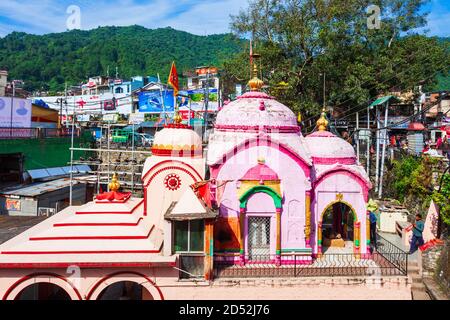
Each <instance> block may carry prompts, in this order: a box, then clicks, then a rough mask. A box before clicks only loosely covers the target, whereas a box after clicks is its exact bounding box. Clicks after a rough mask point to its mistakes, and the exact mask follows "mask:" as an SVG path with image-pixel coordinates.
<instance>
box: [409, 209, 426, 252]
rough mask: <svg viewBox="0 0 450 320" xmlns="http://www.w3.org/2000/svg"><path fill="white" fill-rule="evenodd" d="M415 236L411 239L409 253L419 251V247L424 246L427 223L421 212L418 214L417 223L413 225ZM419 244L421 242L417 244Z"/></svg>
mask: <svg viewBox="0 0 450 320" xmlns="http://www.w3.org/2000/svg"><path fill="white" fill-rule="evenodd" d="M412 227H413V229H412V232H413V236H412V239H411V249H410V250H409V254H413V253H414V252H416V251H417V248H418V247H420V246H423V243H424V241H423V229H424V227H425V223H424V222H423V220H422V215H421V214H416V223H413V225H412ZM417 244H419V245H418V246H417Z"/></svg>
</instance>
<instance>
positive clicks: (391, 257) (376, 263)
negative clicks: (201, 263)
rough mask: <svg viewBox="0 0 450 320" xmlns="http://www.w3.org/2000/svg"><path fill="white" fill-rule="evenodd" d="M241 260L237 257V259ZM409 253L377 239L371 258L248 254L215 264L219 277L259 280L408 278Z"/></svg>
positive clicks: (220, 258)
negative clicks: (361, 277) (285, 278)
mask: <svg viewBox="0 0 450 320" xmlns="http://www.w3.org/2000/svg"><path fill="white" fill-rule="evenodd" d="M236 258H238V257H236ZM407 274H408V253H407V252H405V251H403V250H402V249H400V248H398V247H397V246H395V245H394V244H392V243H391V242H389V241H388V240H386V239H385V238H383V237H381V236H378V241H377V246H376V249H375V250H373V252H372V253H371V254H369V255H360V254H355V253H327V252H325V253H324V254H322V255H320V256H318V257H315V258H312V257H310V256H305V255H299V254H287V255H286V254H283V255H281V256H276V255H247V256H245V259H244V263H241V262H240V260H234V261H232V262H231V261H230V260H223V257H222V256H220V255H219V254H217V255H216V256H215V261H214V276H215V277H216V278H250V277H252V278H257V277H339V276H406V275H407Z"/></svg>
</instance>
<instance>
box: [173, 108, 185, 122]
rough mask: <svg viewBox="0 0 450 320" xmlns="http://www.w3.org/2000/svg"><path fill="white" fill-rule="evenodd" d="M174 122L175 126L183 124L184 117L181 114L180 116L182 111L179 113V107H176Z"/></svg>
mask: <svg viewBox="0 0 450 320" xmlns="http://www.w3.org/2000/svg"><path fill="white" fill-rule="evenodd" d="M173 122H174V123H175V124H180V123H182V122H183V117H182V116H181V114H180V111H179V109H178V106H176V107H175V115H174V117H173Z"/></svg>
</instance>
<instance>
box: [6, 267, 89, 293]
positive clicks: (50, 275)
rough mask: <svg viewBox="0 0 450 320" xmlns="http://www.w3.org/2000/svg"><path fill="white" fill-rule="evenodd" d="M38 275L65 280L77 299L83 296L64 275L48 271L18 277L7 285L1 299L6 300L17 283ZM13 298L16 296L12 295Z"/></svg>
mask: <svg viewBox="0 0 450 320" xmlns="http://www.w3.org/2000/svg"><path fill="white" fill-rule="evenodd" d="M40 276H46V277H54V278H58V279H61V280H63V281H65V282H67V283H68V284H69V285H70V286H71V287H72V289H73V290H74V292H75V294H76V295H77V297H78V299H79V300H83V298H82V297H81V294H80V292H79V291H78V289H77V288H75V287H74V286H73V285H72V284H71V283H70V282H69V281H67V279H66V278H65V277H63V276H61V275H59V274H56V273H50V272H41V273H32V274H29V275H27V276H24V277H22V278H20V279H19V280H17V281H16V282H14V284H13V285H12V286H11V287H9V288H8V290H6V292H5V294H4V295H3V298H2V300H7V299H8V296H9V295H10V294H11V292H12V291H13V290H14V289H15V288H17V286H18V285H19V284H21V283H22V282H24V281H27V280H29V279H32V278H36V277H40ZM61 289H63V290H64V288H61ZM64 291H65V290H64ZM66 292H67V291H66ZM19 294H20V292H19ZM69 296H70V295H69ZM14 298H16V297H14Z"/></svg>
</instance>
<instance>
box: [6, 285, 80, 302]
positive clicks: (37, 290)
mask: <svg viewBox="0 0 450 320" xmlns="http://www.w3.org/2000/svg"><path fill="white" fill-rule="evenodd" d="M14 300H41V301H45V300H72V299H71V298H70V295H69V294H68V293H67V292H66V291H65V290H64V289H63V288H61V287H60V286H58V285H56V284H53V283H49V282H38V283H34V284H31V285H29V286H27V287H25V288H24V289H23V290H22V291H20V292H19V294H18V295H17V296H16V297H15V298H14Z"/></svg>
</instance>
